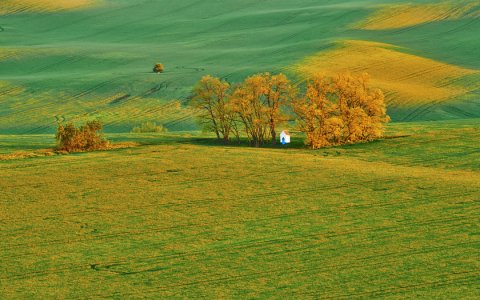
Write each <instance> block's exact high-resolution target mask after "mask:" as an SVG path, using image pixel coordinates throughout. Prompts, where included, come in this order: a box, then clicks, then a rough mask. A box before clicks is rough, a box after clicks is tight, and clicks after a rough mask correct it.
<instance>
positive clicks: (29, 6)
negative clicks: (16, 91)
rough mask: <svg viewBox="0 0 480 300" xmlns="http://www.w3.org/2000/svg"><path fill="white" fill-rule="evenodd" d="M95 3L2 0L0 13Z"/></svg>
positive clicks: (93, 1) (92, 1) (81, 0)
mask: <svg viewBox="0 0 480 300" xmlns="http://www.w3.org/2000/svg"><path fill="white" fill-rule="evenodd" d="M97 3H98V1H96V0H3V1H2V7H0V14H10V13H21V12H53V11H61V10H69V9H78V8H84V7H89V6H92V5H95V4H97Z"/></svg>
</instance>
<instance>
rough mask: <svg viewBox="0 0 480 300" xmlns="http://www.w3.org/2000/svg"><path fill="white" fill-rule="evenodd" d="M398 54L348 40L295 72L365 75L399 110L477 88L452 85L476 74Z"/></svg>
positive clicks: (393, 48)
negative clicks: (399, 107) (349, 72)
mask: <svg viewBox="0 0 480 300" xmlns="http://www.w3.org/2000/svg"><path fill="white" fill-rule="evenodd" d="M398 50H399V48H398V47H396V46H394V45H390V44H383V43H375V42H369V41H357V40H348V41H344V42H342V43H341V44H340V46H339V47H337V48H335V49H333V50H331V51H327V52H322V53H319V54H316V55H314V56H311V57H308V58H306V59H305V60H304V61H302V62H301V63H299V64H298V65H296V66H294V70H295V71H297V72H298V73H300V74H303V75H305V76H306V77H310V76H312V75H314V74H316V73H325V75H328V76H332V75H334V74H336V73H342V72H346V71H352V72H355V73H362V72H367V73H368V74H370V76H371V77H372V85H373V86H377V87H379V88H381V89H382V90H383V91H384V92H385V95H386V100H387V103H389V104H392V103H394V104H397V105H400V106H405V105H418V104H424V103H431V102H437V101H443V100H448V99H452V98H455V97H458V96H460V95H463V94H466V93H468V92H469V91H471V90H474V89H475V88H476V87H474V86H472V87H463V86H459V85H455V84H453V81H454V80H457V79H459V78H461V77H463V76H467V75H471V74H475V73H478V72H479V71H478V70H471V69H465V68H461V67H458V66H454V65H450V64H447V63H442V62H438V61H435V60H432V59H428V58H423V57H420V56H415V55H411V54H407V53H403V52H400V51H398ZM477 88H478V87H477Z"/></svg>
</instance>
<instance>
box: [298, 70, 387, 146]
mask: <svg viewBox="0 0 480 300" xmlns="http://www.w3.org/2000/svg"><path fill="white" fill-rule="evenodd" d="M368 84H369V77H368V75H366V74H363V75H360V76H354V75H351V74H341V75H338V76H336V77H335V78H328V77H324V76H322V75H315V76H313V78H312V79H310V80H309V81H308V82H307V91H306V93H305V95H304V96H303V97H300V98H298V99H296V100H295V101H293V102H292V108H293V111H294V112H295V114H296V116H297V123H298V125H299V129H300V130H301V131H302V132H304V133H305V135H306V140H305V143H306V144H307V145H308V146H309V147H310V148H312V149H318V148H321V147H326V146H332V145H341V144H348V143H356V142H363V141H371V140H374V139H377V138H380V137H382V136H383V133H384V130H385V129H384V126H385V123H387V122H388V121H389V120H390V118H389V117H388V116H387V114H386V112H387V110H386V106H385V102H384V96H383V93H382V92H381V91H380V90H379V89H372V88H370V87H369V85H368Z"/></svg>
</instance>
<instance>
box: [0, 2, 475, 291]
mask: <svg viewBox="0 0 480 300" xmlns="http://www.w3.org/2000/svg"><path fill="white" fill-rule="evenodd" d="M478 32H480V3H478V1H476V0H459V1H448V0H446V1H433V0H410V1H403V0H385V1H381V0H366V1H353V0H335V1H327V0H296V1H292V0H271V1H258V0H242V1H234V0H222V1H220V0H207V1H197V0H182V1H173V2H172V1H167V0H155V1H150V0H74V1H67V0H58V1H57V0H56V1H53V0H35V1H34V0H0V239H1V241H2V242H1V243H0V299H29V298H35V299H36V298H39V299H45V298H46V299H49V298H68V299H70V298H72V299H76V298H81V299H84V298H88V299H89V298H93V299H96V298H127V299H130V298H133V299H135V298H152V299H158V298H181V299H190V298H220V299H231V298H250V299H251V298H260V299H263V298H287V299H288V298H298V299H318V298H321V299H323V298H325V299H332V298H333V299H352V298H354V299H372V298H390V299H417V298H418V299H478V298H480V289H479V286H480V271H479V270H480V259H479V254H480V225H479V224H480V222H479V221H480V218H479V208H480V205H479V200H480V52H479V51H478V49H480V39H478V38H477V35H478ZM155 63H163V64H164V65H165V68H166V69H165V72H164V73H162V74H154V73H153V72H152V67H153V65H154V64H155ZM345 70H350V71H352V72H354V73H362V72H368V73H369V74H370V75H371V83H372V85H373V86H375V87H379V88H381V89H382V90H383V91H384V93H385V96H386V103H387V106H388V114H389V115H390V116H391V118H392V120H393V121H392V122H391V123H390V124H388V125H387V129H386V135H385V138H383V139H381V140H377V141H374V142H370V143H362V144H356V145H347V146H338V147H329V148H323V149H320V150H315V151H312V150H309V149H307V148H306V147H305V146H304V144H303V136H302V135H301V134H300V133H298V132H296V131H295V128H294V124H293V123H290V124H286V125H285V126H286V127H288V128H290V129H292V130H291V132H292V134H293V135H292V138H293V140H292V144H290V145H288V147H283V146H279V145H278V146H265V147H263V148H251V147H248V146H247V145H246V143H243V144H240V145H238V144H235V143H232V144H229V145H224V144H222V143H219V142H217V141H216V140H215V139H214V136H213V135H212V134H209V133H205V132H202V131H201V129H200V128H199V126H198V124H197V121H196V118H195V112H194V110H192V109H191V108H190V106H189V102H190V96H191V90H192V86H193V85H194V84H195V82H197V81H198V80H199V79H200V78H201V77H202V76H203V75H206V74H211V75H214V76H218V77H221V78H223V79H225V80H228V81H229V82H238V81H241V80H243V79H244V78H245V77H246V76H248V75H251V74H253V73H256V72H264V71H270V72H273V73H278V72H285V73H286V74H287V75H288V76H289V78H291V79H292V80H293V81H294V82H295V83H297V84H299V85H300V84H302V83H303V82H304V81H305V79H306V77H308V76H309V75H311V74H315V73H324V74H327V75H331V74H334V73H336V72H342V71H345ZM93 119H96V120H100V121H101V122H102V123H104V124H105V134H106V137H108V139H109V140H111V141H112V142H114V143H115V144H116V145H118V146H119V147H117V148H116V149H113V150H109V151H96V152H85V153H73V154H68V155H62V154H59V153H56V152H54V149H53V148H54V147H55V139H54V132H55V126H56V124H57V122H58V121H60V122H62V121H73V122H75V123H76V124H80V122H84V121H86V120H93ZM147 121H150V122H157V123H158V124H161V125H163V126H165V127H166V128H167V129H168V132H167V133H131V130H132V128H133V127H135V126H139V125H140V124H142V123H143V122H147ZM282 126H283V125H282ZM122 145H125V147H123V146H122Z"/></svg>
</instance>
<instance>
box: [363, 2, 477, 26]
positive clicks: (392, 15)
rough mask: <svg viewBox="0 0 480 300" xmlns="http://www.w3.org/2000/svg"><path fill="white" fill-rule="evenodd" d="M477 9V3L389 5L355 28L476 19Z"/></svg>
mask: <svg viewBox="0 0 480 300" xmlns="http://www.w3.org/2000/svg"><path fill="white" fill-rule="evenodd" d="M479 8H480V6H479V5H478V2H472V1H454V2H453V1H452V2H442V3H431V4H400V5H389V6H386V7H383V8H381V9H379V10H378V11H376V12H375V13H374V14H373V15H371V16H370V17H369V18H367V19H366V20H365V21H363V22H361V23H359V24H357V25H356V26H355V27H356V28H361V29H369V30H382V29H397V28H404V27H410V26H415V25H420V24H424V23H429V22H436V21H446V20H459V19H463V18H478V17H479V16H480V10H479Z"/></svg>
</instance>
